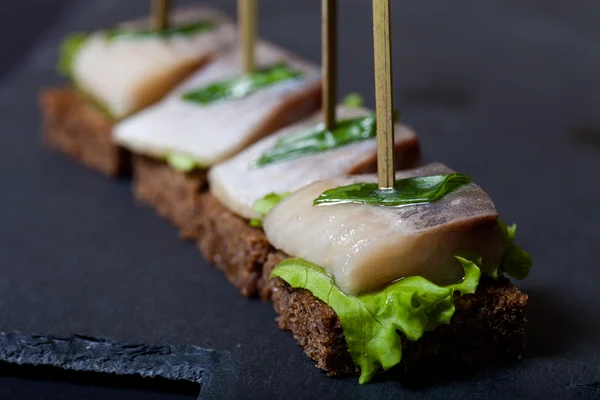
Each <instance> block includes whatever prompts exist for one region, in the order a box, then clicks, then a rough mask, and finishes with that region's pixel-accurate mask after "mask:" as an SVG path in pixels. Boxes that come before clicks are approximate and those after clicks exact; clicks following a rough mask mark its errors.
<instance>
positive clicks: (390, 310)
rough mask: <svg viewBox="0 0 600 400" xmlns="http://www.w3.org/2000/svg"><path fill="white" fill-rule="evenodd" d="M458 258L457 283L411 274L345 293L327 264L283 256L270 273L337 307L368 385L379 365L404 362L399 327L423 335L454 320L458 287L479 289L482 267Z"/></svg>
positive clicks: (417, 336)
mask: <svg viewBox="0 0 600 400" xmlns="http://www.w3.org/2000/svg"><path fill="white" fill-rule="evenodd" d="M456 259H457V260H458V262H460V264H461V265H462V267H463V268H464V271H465V277H464V279H463V281H462V282H460V283H458V284H455V285H449V286H438V285H435V284H434V283H432V282H430V281H428V280H427V279H425V278H422V277H419V276H411V277H408V278H404V279H402V280H400V281H397V282H395V283H392V284H391V285H389V286H388V287H386V288H385V289H383V290H381V291H379V292H375V293H368V294H363V295H358V296H348V295H346V294H344V293H342V291H341V290H340V289H339V288H338V287H337V286H336V285H335V282H334V280H333V278H332V277H331V276H330V275H328V274H327V273H326V272H325V271H324V270H323V269H322V268H320V267H319V266H317V265H315V264H312V263H309V262H308V261H306V260H303V259H299V258H295V259H288V260H285V261H283V262H282V263H281V264H279V265H278V266H277V267H276V268H275V270H274V271H273V273H272V274H271V276H272V277H273V276H278V277H280V278H281V279H283V280H284V281H286V282H287V283H288V284H289V285H290V286H292V287H293V288H302V289H307V290H309V291H310V292H311V293H312V294H313V295H314V296H315V297H317V298H318V299H320V300H322V301H324V302H325V303H327V304H328V305H329V306H330V307H331V308H332V309H333V311H335V313H336V314H337V316H338V318H339V319H340V322H341V323H342V328H343V330H344V337H345V338H346V343H347V344H348V350H349V351H350V354H351V355H352V360H353V361H354V363H355V364H356V365H357V366H358V367H360V370H361V375H360V378H359V383H361V384H363V383H367V382H369V380H371V378H372V377H373V375H375V373H376V372H377V371H378V370H379V369H380V368H383V369H384V370H387V369H389V368H391V367H393V366H394V365H397V364H399V363H400V361H401V359H402V341H401V339H400V336H399V335H398V333H397V331H400V332H402V333H403V334H404V336H406V338H407V339H408V340H411V341H414V340H418V339H420V338H421V337H422V336H423V334H424V333H425V332H427V331H431V330H433V329H435V328H437V327H438V326H440V325H444V324H448V323H450V320H451V318H452V316H453V315H454V311H455V308H454V293H455V292H460V293H461V294H463V295H464V294H472V293H475V290H476V289H477V286H478V285H479V279H480V277H481V271H480V269H479V267H477V265H476V263H475V262H473V261H470V260H467V259H465V258H461V257H456Z"/></svg>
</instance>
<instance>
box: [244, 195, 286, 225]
mask: <svg viewBox="0 0 600 400" xmlns="http://www.w3.org/2000/svg"><path fill="white" fill-rule="evenodd" d="M290 194H291V193H290V192H285V193H281V194H277V193H269V194H268V195H266V196H265V197H263V198H262V199H259V200H256V201H255V202H254V211H256V213H257V214H259V215H260V218H252V219H251V220H250V226H251V227H253V228H262V218H264V217H265V216H266V215H267V214H268V213H269V212H270V211H271V209H272V208H273V207H275V206H276V205H277V204H278V203H279V202H280V201H281V200H283V199H285V198H286V197H288V196H289V195H290Z"/></svg>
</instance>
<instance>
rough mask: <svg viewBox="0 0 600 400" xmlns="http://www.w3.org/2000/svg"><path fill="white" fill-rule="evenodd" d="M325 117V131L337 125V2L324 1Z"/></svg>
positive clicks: (333, 0)
mask: <svg viewBox="0 0 600 400" xmlns="http://www.w3.org/2000/svg"><path fill="white" fill-rule="evenodd" d="M322 8H323V10H322V11H323V22H322V24H323V25H322V30H323V32H322V35H323V39H322V40H323V43H322V51H323V56H322V58H323V61H322V62H323V117H324V120H325V129H327V130H331V129H333V128H334V127H335V125H336V115H335V114H336V105H337V19H338V16H337V13H338V12H337V8H338V5H337V0H322Z"/></svg>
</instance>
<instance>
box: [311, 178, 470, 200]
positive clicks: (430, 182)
mask: <svg viewBox="0 0 600 400" xmlns="http://www.w3.org/2000/svg"><path fill="white" fill-rule="evenodd" d="M469 183H471V177H470V176H467V175H463V174H450V175H433V176H419V177H414V178H407V179H400V180H397V181H396V183H395V184H394V188H393V189H390V190H380V189H379V186H378V185H377V184H376V183H355V184H353V185H348V186H342V187H338V188H335V189H330V190H327V191H325V192H324V193H322V194H321V195H320V196H319V197H317V198H316V199H315V201H314V204H315V205H319V204H342V203H359V204H376V205H382V206H406V205H413V204H421V203H431V202H434V201H437V200H439V199H441V198H442V197H444V196H446V195H447V194H449V193H451V192H453V191H455V190H456V189H458V188H460V187H461V186H464V185H467V184H469Z"/></svg>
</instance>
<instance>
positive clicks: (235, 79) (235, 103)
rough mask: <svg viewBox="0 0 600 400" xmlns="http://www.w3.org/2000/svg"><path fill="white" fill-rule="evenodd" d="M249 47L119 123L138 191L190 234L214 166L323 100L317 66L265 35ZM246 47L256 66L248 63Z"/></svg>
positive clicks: (194, 232) (118, 130)
mask: <svg viewBox="0 0 600 400" xmlns="http://www.w3.org/2000/svg"><path fill="white" fill-rule="evenodd" d="M244 3H245V2H244ZM240 31H243V30H242V29H241V30H240ZM248 46H250V47H249V48H245V47H243V48H235V49H232V50H231V51H229V52H227V53H225V54H222V55H220V56H219V57H217V59H215V60H214V61H213V62H212V63H210V64H209V65H208V66H206V67H205V68H204V69H202V70H201V71H199V72H198V73H196V74H194V75H192V76H191V77H190V78H188V79H187V80H186V81H185V82H184V83H183V84H182V85H180V86H178V87H177V88H176V89H175V90H174V91H173V92H172V93H171V94H170V95H169V96H167V97H166V98H165V99H164V100H163V101H161V102H160V103H158V104H156V105H154V106H152V107H149V108H148V109H146V110H144V111H142V112H140V113H138V114H136V115H134V116H133V117H130V118H128V119H125V120H124V121H122V122H120V123H119V124H117V125H116V127H115V129H114V136H113V138H114V140H115V142H116V143H118V144H119V145H121V146H123V147H125V148H127V149H128V150H130V151H132V152H133V153H135V157H134V160H133V167H134V192H135V195H136V197H137V198H138V199H139V200H141V201H142V202H144V203H146V204H148V205H150V206H151V207H153V208H155V209H156V210H157V211H158V213H159V214H161V215H163V216H166V217H167V218H169V219H170V220H171V221H172V222H173V223H174V224H175V226H176V227H178V228H179V229H180V232H181V235H182V236H183V237H185V238H190V239H195V238H196V237H197V235H198V225H197V224H196V221H197V219H196V218H195V216H196V201H197V198H198V196H199V195H200V193H201V192H202V190H203V189H204V187H205V183H206V173H207V171H208V170H209V169H210V168H211V167H212V166H213V165H215V164H217V163H219V162H222V161H224V160H227V159H228V158H230V157H232V156H234V155H236V154H237V153H239V152H240V151H242V150H244V149H245V148H246V147H247V146H249V145H251V144H252V143H254V142H256V141H258V140H260V139H261V138H263V137H265V136H267V135H269V134H271V133H273V132H275V131H277V130H278V129H280V128H282V127H284V126H286V125H288V124H290V123H293V122H296V121H298V120H301V119H302V118H304V117H306V116H308V115H311V114H312V113H314V111H315V110H317V109H318V107H319V105H320V103H321V99H320V93H321V74H320V71H319V69H318V68H317V67H315V66H314V65H313V64H310V63H308V62H306V61H304V60H302V59H300V58H298V57H296V56H294V55H292V54H290V53H288V52H286V51H284V50H282V49H280V48H278V47H277V46H275V45H272V44H270V43H267V42H264V41H258V42H257V43H256V45H254V42H252V43H250V44H249V45H248ZM248 52H251V53H252V63H253V65H251V66H248V65H247V64H246V63H245V62H243V61H245V60H246V59H247V57H246V56H247V53H248Z"/></svg>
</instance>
